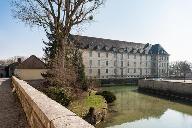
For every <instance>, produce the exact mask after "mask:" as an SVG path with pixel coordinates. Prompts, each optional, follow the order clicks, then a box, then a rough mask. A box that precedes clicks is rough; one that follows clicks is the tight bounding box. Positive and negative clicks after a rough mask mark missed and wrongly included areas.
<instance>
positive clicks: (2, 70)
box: [0, 65, 6, 78]
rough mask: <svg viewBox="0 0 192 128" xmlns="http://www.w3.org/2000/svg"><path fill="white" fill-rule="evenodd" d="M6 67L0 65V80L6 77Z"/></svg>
mask: <svg viewBox="0 0 192 128" xmlns="http://www.w3.org/2000/svg"><path fill="white" fill-rule="evenodd" d="M5 68H6V66H4V65H0V78H3V77H6V70H5Z"/></svg>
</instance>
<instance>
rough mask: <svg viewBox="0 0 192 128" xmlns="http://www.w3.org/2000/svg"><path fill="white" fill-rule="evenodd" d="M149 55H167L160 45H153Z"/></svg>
mask: <svg viewBox="0 0 192 128" xmlns="http://www.w3.org/2000/svg"><path fill="white" fill-rule="evenodd" d="M149 52H150V53H151V54H160V55H168V53H167V52H166V51H165V49H164V48H163V47H162V46H161V45H160V44H155V45H153V46H152V47H151V49H150V50H149Z"/></svg>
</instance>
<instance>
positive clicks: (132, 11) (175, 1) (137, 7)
mask: <svg viewBox="0 0 192 128" xmlns="http://www.w3.org/2000/svg"><path fill="white" fill-rule="evenodd" d="M9 1H10V0H0V59H6V58H9V57H13V56H30V55H32V54H34V55H36V56H38V57H42V56H43V50H42V49H43V47H44V45H43V40H45V39H46V36H45V34H44V32H43V31H42V30H41V29H40V28H30V27H29V26H27V25H25V24H24V23H22V22H20V21H19V20H17V19H14V18H13V17H12V13H11V6H10V4H9ZM73 32H75V30H73ZM78 33H79V34H81V35H85V36H92V37H99V38H106V39H115V40H123V41H130V42H136V43H150V44H157V43H159V44H161V45H162V46H163V47H164V49H165V50H166V51H167V52H168V53H169V54H170V61H178V60H179V61H184V60H188V61H190V62H192V0H106V2H105V5H104V6H103V7H101V8H100V9H99V10H98V11H97V12H96V14H95V16H94V21H93V22H92V23H91V24H87V25H86V26H84V27H83V28H82V29H81V31H80V32H79V31H78Z"/></svg>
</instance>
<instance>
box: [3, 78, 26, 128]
mask: <svg viewBox="0 0 192 128" xmlns="http://www.w3.org/2000/svg"><path fill="white" fill-rule="evenodd" d="M11 90H12V88H11V86H10V79H0V128H29V126H28V125H27V121H26V117H25V113H24V112H23V109H22V107H21V104H20V102H19V100H18V99H17V96H16V95H14V94H13V93H12V92H11Z"/></svg>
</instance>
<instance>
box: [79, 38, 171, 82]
mask: <svg viewBox="0 0 192 128" xmlns="http://www.w3.org/2000/svg"><path fill="white" fill-rule="evenodd" d="M78 39H79V40H80V42H81V45H80V46H81V47H80V48H81V49H82V51H83V63H84V65H85V73H86V75H87V76H89V77H94V78H98V79H108V78H117V79H119V78H146V77H166V76H168V64H169V54H168V53H167V52H166V51H165V50H164V49H163V47H162V46H161V45H160V44H155V45H151V44H149V43H147V44H142V43H133V42H125V41H118V40H109V39H102V38H95V37H86V36H78Z"/></svg>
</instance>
